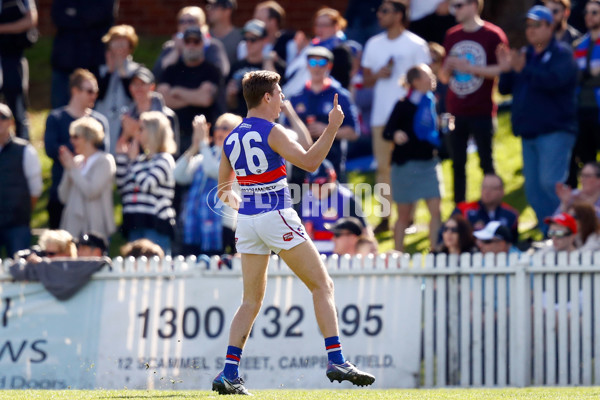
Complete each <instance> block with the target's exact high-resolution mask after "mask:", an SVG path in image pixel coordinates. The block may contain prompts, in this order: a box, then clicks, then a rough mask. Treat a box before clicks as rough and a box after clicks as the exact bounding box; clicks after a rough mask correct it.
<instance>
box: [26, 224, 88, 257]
mask: <svg viewBox="0 0 600 400" xmlns="http://www.w3.org/2000/svg"><path fill="white" fill-rule="evenodd" d="M38 245H39V246H40V248H41V250H42V252H41V254H42V255H43V256H44V257H48V258H77V247H76V246H75V242H74V241H73V236H71V234H70V233H69V232H67V231H65V230H63V229H57V230H51V229H49V230H46V231H44V233H42V235H41V236H40V238H39V239H38ZM30 257H31V258H30ZM30 257H28V258H27V262H41V261H42V260H41V258H40V257H39V256H37V255H36V254H32V255H31V256H30Z"/></svg>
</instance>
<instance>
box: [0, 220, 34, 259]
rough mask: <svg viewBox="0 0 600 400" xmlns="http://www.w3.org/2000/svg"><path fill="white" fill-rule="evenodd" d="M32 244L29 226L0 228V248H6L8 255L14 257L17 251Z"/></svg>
mask: <svg viewBox="0 0 600 400" xmlns="http://www.w3.org/2000/svg"><path fill="white" fill-rule="evenodd" d="M30 245H31V230H30V229H29V227H28V226H15V227H12V228H2V229H0V250H2V247H4V248H6V256H7V257H12V256H13V255H14V254H15V253H16V252H17V251H19V250H24V249H28V248H29V246H30Z"/></svg>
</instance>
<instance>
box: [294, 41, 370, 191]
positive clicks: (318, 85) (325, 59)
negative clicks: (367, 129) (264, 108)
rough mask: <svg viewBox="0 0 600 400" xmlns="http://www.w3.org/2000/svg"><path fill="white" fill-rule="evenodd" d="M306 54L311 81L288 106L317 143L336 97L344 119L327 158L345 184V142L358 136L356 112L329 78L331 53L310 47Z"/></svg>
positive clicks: (335, 83)
mask: <svg viewBox="0 0 600 400" xmlns="http://www.w3.org/2000/svg"><path fill="white" fill-rule="evenodd" d="M306 54H307V59H308V71H309V74H310V75H309V76H310V79H309V80H308V81H307V82H305V85H304V88H303V89H302V90H301V91H300V92H299V93H297V94H296V95H293V96H292V97H291V98H290V102H291V103H292V106H293V107H294V110H295V111H296V113H297V114H298V116H299V117H300V119H301V120H302V121H303V122H304V124H305V125H306V127H307V128H308V131H309V133H310V136H311V137H312V138H313V140H314V141H316V140H317V139H318V138H319V137H320V136H321V135H322V134H323V131H324V130H325V128H326V127H327V123H328V121H329V120H328V118H329V110H331V107H332V104H333V98H334V97H335V95H336V94H337V95H338V102H339V105H340V106H341V107H342V111H343V112H344V115H345V117H344V122H343V123H342V126H341V127H340V128H339V129H338V133H337V135H336V137H335V141H334V142H333V145H332V146H331V150H329V153H328V154H327V157H326V158H327V160H329V161H330V162H331V164H333V167H334V168H335V173H336V174H337V177H338V180H339V181H340V182H342V183H344V182H346V154H347V148H348V143H347V142H348V141H354V140H356V139H358V136H359V134H360V125H359V122H358V110H357V108H356V106H355V105H354V102H353V101H352V98H351V96H350V93H349V92H348V91H347V90H346V89H344V88H343V87H341V86H340V84H339V83H337V82H336V81H335V80H333V79H331V78H330V76H329V74H330V72H331V69H332V68H333V59H334V56H333V53H332V52H331V51H329V50H328V49H327V48H325V47H322V46H313V47H311V48H309V49H308V51H307V53H306Z"/></svg>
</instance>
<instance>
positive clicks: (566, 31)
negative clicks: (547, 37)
mask: <svg viewBox="0 0 600 400" xmlns="http://www.w3.org/2000/svg"><path fill="white" fill-rule="evenodd" d="M544 5H545V6H546V7H547V8H548V9H549V10H550V11H551V12H552V16H553V17H554V36H555V37H556V40H559V41H561V42H564V43H567V44H568V45H569V46H571V45H573V42H575V41H576V40H577V39H579V38H580V37H581V32H579V31H578V30H577V29H575V28H574V27H573V26H571V25H569V23H568V22H567V21H568V19H569V17H570V16H571V0H545V1H544Z"/></svg>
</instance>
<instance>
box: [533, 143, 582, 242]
mask: <svg viewBox="0 0 600 400" xmlns="http://www.w3.org/2000/svg"><path fill="white" fill-rule="evenodd" d="M574 145H575V135H574V134H571V133H568V132H553V133H547V134H543V135H540V136H538V137H536V138H533V139H523V175H524V177H525V195H526V196H527V201H528V202H529V204H530V205H531V207H532V208H533V211H535V215H536V216H537V219H538V223H539V226H540V229H541V230H542V232H544V234H545V233H546V231H547V230H548V226H547V225H546V224H544V218H546V217H548V216H551V215H552V214H553V213H554V211H556V209H557V207H558V206H559V204H560V200H559V199H558V196H557V195H556V191H555V185H556V182H564V181H565V179H566V177H567V173H568V171H569V163H570V161H571V150H572V149H573V146H574Z"/></svg>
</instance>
